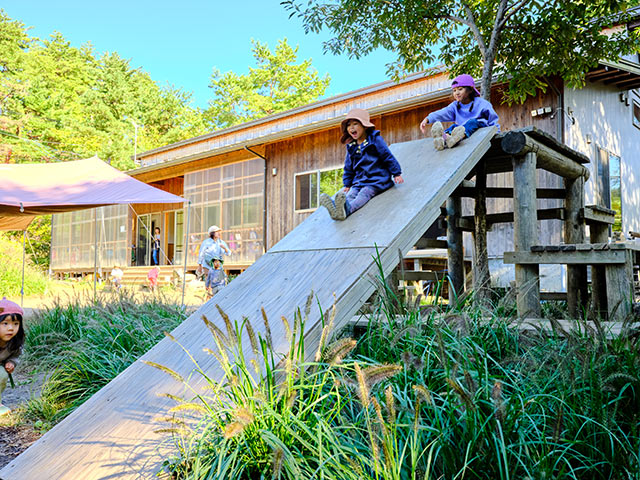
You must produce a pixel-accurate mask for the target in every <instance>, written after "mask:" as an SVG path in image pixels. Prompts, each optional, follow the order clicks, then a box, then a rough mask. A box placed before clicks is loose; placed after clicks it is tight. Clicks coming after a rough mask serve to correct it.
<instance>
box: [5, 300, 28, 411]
mask: <svg viewBox="0 0 640 480" xmlns="http://www.w3.org/2000/svg"><path fill="white" fill-rule="evenodd" d="M23 317H24V311H23V310H22V308H21V307H20V305H18V304H17V303H15V302H12V301H10V300H7V299H6V298H3V299H2V300H0V415H6V414H7V413H9V412H11V409H10V408H8V407H5V406H4V405H2V392H4V390H5V388H7V382H8V381H9V379H10V378H11V374H12V373H13V371H14V370H15V368H16V366H17V365H18V357H19V356H20V353H22V344H23V343H24V325H23V324H22V319H23ZM11 382H12V384H13V380H11Z"/></svg>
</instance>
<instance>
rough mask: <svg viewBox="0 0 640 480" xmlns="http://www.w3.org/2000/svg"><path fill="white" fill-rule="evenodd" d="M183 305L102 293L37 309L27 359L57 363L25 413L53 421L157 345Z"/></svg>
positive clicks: (179, 316)
mask: <svg viewBox="0 0 640 480" xmlns="http://www.w3.org/2000/svg"><path fill="white" fill-rule="evenodd" d="M185 317H186V314H185V312H184V310H183V309H182V308H181V307H180V306H179V305H176V304H175V303H172V302H169V301H166V300H165V299H164V298H163V297H162V296H153V297H150V298H146V299H145V302H144V303H139V302H137V301H135V299H134V297H133V294H132V293H128V292H122V293H121V294H118V295H103V296H101V297H98V299H97V301H95V302H93V301H90V302H87V301H83V300H81V299H80V298H75V299H72V300H71V302H69V303H65V304H64V305H63V304H60V303H55V304H54V305H53V306H51V307H50V308H48V309H47V310H45V311H43V312H41V313H39V314H38V315H37V316H36V317H35V318H34V319H33V320H32V321H31V322H30V325H29V328H28V330H27V333H26V338H25V346H24V350H25V360H26V362H27V363H28V364H31V365H33V366H35V367H36V368H43V369H45V368H53V369H54V370H53V373H52V374H51V375H50V376H49V378H48V379H47V380H46V382H45V384H44V385H43V389H42V395H41V397H40V398H37V399H34V400H32V401H30V402H29V404H28V406H27V414H28V415H29V416H31V417H34V418H38V419H42V420H45V421H47V422H51V423H55V422H57V421H59V420H60V419H61V418H63V417H65V416H66V415H68V414H69V413H70V412H71V411H72V410H73V409H75V408H76V407H77V406H79V405H80V404H81V403H83V402H84V401H85V400H87V399H88V398H89V397H90V396H91V395H92V394H93V393H95V392H96V391H98V390H99V389H100V388H102V387H103V386H104V385H105V384H107V383H108V382H109V381H110V380H112V379H113V378H114V377H116V376H117V375H118V374H119V373H120V372H122V371H123V370H124V369H125V368H127V367H128V366H129V365H130V364H131V363H133V362H134V361H135V360H136V359H137V358H138V357H139V356H141V355H142V354H143V353H145V352H146V351H148V350H149V349H150V348H151V347H153V346H154V345H155V344H156V343H157V342H158V341H159V340H160V339H161V338H162V335H163V334H162V332H164V331H170V330H172V329H173V328H175V327H176V326H177V325H178V324H179V323H180V322H181V321H182V320H183V319H184V318H185Z"/></svg>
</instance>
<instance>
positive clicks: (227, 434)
mask: <svg viewBox="0 0 640 480" xmlns="http://www.w3.org/2000/svg"><path fill="white" fill-rule="evenodd" d="M380 287H381V288H380V290H379V291H380V295H379V304H378V308H377V309H375V310H376V311H375V313H374V314H372V316H371V318H370V320H369V324H368V327H367V330H366V334H364V335H363V336H362V337H360V338H359V339H358V340H357V341H356V340H355V339H353V338H351V337H349V336H342V337H337V338H335V339H333V340H332V341H331V342H326V344H325V343H321V345H320V348H319V349H318V354H317V355H316V361H314V362H305V361H304V360H303V358H304V357H303V354H302V352H303V351H304V348H305V345H304V338H303V334H302V332H303V331H304V323H305V322H304V321H305V317H306V315H305V314H304V313H300V312H298V314H297V315H296V316H295V319H294V320H293V322H292V323H293V326H292V327H291V328H289V322H288V321H286V319H285V320H284V321H285V322H286V323H285V330H287V331H289V332H291V333H290V335H289V337H288V338H289V340H290V351H289V353H288V354H287V355H284V356H277V355H276V354H275V353H274V352H273V350H272V349H271V348H270V343H269V339H268V338H261V337H257V338H256V336H255V334H253V333H252V332H253V328H252V326H251V325H250V323H249V322H248V320H246V319H243V320H241V321H233V320H230V319H226V320H225V322H226V325H227V327H226V329H225V330H226V331H223V330H220V329H219V328H218V327H216V326H215V325H213V324H212V323H211V322H210V321H209V319H205V323H206V324H207V326H209V328H210V329H211V330H212V333H213V338H214V339H213V341H212V350H211V354H213V355H216V356H217V357H218V359H219V361H220V364H221V365H222V366H223V368H224V371H225V376H224V379H223V380H222V381H220V382H218V381H215V380H214V379H211V378H208V377H207V373H206V372H203V371H200V373H201V374H202V375H204V376H205V378H207V379H208V381H209V390H208V392H209V393H208V394H207V395H202V394H199V395H194V397H193V398H184V399H178V398H176V399H175V401H176V406H175V408H174V409H173V410H172V411H171V412H169V413H170V416H169V417H167V421H168V425H167V427H166V428H162V429H160V431H165V432H170V433H171V434H172V438H173V441H174V442H175V444H176V455H175V457H174V458H171V459H167V461H166V468H167V469H168V470H169V471H171V472H172V474H173V475H174V477H175V478H178V479H189V480H195V479H214V478H216V479H218V478H219V479H223V478H225V479H226V478H234V479H253V478H283V479H284V478H290V479H294V478H295V479H300V478H314V479H315V478H323V479H356V478H358V479H394V480H395V479H398V480H400V479H440V478H447V479H462V478H478V479H523V478H530V479H539V478H572V479H621V478H625V479H626V478H638V477H639V476H640V467H639V451H640V441H639V437H638V414H639V413H640V403H639V400H640V399H639V397H638V391H639V387H640V375H639V374H638V372H639V371H640V369H639V367H640V354H639V353H638V345H637V335H636V336H634V335H632V334H631V333H632V332H628V331H626V332H623V333H622V334H621V335H620V336H618V337H615V338H607V336H605V335H601V334H599V333H598V332H588V331H586V330H584V329H576V330H573V331H570V332H563V331H559V330H556V331H555V332H554V333H552V334H548V333H543V332H533V333H531V332H529V333H521V332H520V331H519V329H518V325H517V323H516V322H515V320H514V319H513V318H508V317H507V318H504V317H502V315H503V314H505V313H507V314H510V312H511V311H512V310H511V309H510V308H509V305H508V302H502V303H501V302H498V303H496V304H495V305H493V307H494V309H495V310H496V311H497V312H499V314H495V315H489V317H487V311H488V310H487V307H486V305H485V306H483V307H482V309H479V308H476V307H475V306H474V305H473V299H472V298H471V299H469V300H465V304H464V305H462V303H461V302H457V303H456V302H454V303H453V304H452V306H451V307H449V306H446V305H443V304H442V303H441V302H440V303H438V304H437V305H436V306H433V307H427V308H425V307H424V306H423V307H422V308H421V309H418V308H414V307H415V306H407V305H406V304H403V303H402V302H401V299H399V298H397V296H396V295H395V293H394V292H393V290H392V289H388V288H387V287H385V286H384V285H381V286H380ZM418 303H419V302H417V304H418ZM417 304H416V305H417ZM221 314H222V316H223V317H225V315H224V312H221ZM265 321H266V322H267V324H268V320H265ZM331 323H332V322H331V314H329V318H327V319H326V327H325V328H326V329H327V331H328V330H329V328H330V325H331ZM243 332H246V333H247V335H245V336H243ZM325 333H326V332H325ZM243 338H250V339H253V340H251V342H252V350H253V352H254V358H253V359H247V358H245V357H244V355H243V353H242V352H243V349H242V342H243V340H242V339H243ZM322 338H323V339H324V338H328V336H327V335H325V334H323V337H322ZM156 366H157V365H156ZM159 368H162V367H159ZM196 369H197V366H196ZM183 410H189V411H190V412H192V413H194V414H195V415H196V418H199V421H198V422H197V424H195V425H194V424H193V423H190V422H188V423H184V422H183V421H182V420H181V419H180V417H179V415H178V414H179V412H181V411H183Z"/></svg>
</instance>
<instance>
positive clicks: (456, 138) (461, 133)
mask: <svg viewBox="0 0 640 480" xmlns="http://www.w3.org/2000/svg"><path fill="white" fill-rule="evenodd" d="M466 136H467V134H466V132H465V130H464V127H463V126H459V127H456V128H454V129H453V130H452V131H451V135H449V138H447V147H449V148H451V147H454V146H456V145H457V144H458V143H459V142H460V140H462V139H463V138H465V137H466Z"/></svg>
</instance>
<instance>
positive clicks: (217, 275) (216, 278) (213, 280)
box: [207, 268, 227, 287]
mask: <svg viewBox="0 0 640 480" xmlns="http://www.w3.org/2000/svg"><path fill="white" fill-rule="evenodd" d="M207 283H208V284H209V285H210V286H211V287H224V286H225V285H226V284H227V275H226V274H225V273H224V270H223V269H222V268H219V269H217V270H216V269H215V268H212V269H210V270H209V281H208V282H207Z"/></svg>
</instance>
